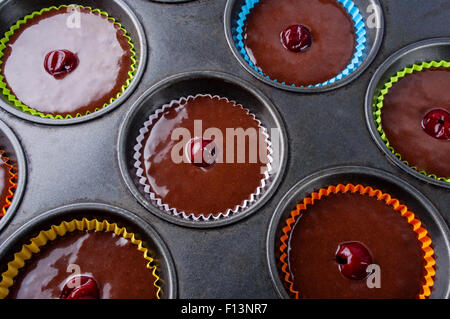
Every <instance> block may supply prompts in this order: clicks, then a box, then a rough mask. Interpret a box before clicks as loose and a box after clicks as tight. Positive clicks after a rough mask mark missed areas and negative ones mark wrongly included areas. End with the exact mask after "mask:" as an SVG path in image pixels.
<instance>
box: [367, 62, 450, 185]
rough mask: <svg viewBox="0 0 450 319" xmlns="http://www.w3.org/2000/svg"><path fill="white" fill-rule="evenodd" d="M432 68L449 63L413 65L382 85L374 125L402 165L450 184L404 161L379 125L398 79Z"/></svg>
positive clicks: (447, 65)
mask: <svg viewBox="0 0 450 319" xmlns="http://www.w3.org/2000/svg"><path fill="white" fill-rule="evenodd" d="M432 68H450V62H449V61H443V60H442V61H430V62H422V63H421V64H413V65H412V66H410V67H406V68H404V69H403V70H401V71H398V72H397V74H396V75H394V76H392V77H391V78H390V79H389V81H388V82H386V84H385V85H384V88H383V89H382V90H381V91H380V93H379V95H378V98H376V100H375V101H374V105H373V114H374V118H375V124H376V126H377V131H378V133H380V137H381V139H382V140H383V142H384V143H385V144H386V146H387V147H388V149H389V150H390V151H391V152H392V153H393V154H394V155H395V156H396V157H397V158H398V159H399V160H400V161H401V162H403V163H404V164H406V165H408V166H409V167H411V168H413V169H415V170H416V171H418V172H419V173H421V174H423V175H425V176H428V177H430V178H433V179H436V180H439V181H444V182H447V183H450V176H449V177H442V176H437V175H435V174H429V173H427V172H426V171H425V170H419V169H418V168H417V167H416V166H412V165H410V164H409V163H408V162H407V161H406V160H404V159H402V156H401V155H400V154H399V153H397V152H396V151H395V150H394V148H393V147H392V146H391V145H390V143H389V140H388V138H387V136H386V133H385V132H384V131H383V128H382V125H381V112H382V109H383V102H384V98H385V97H386V95H387V94H388V93H389V90H390V89H391V88H392V86H393V85H394V84H395V83H397V82H398V81H399V80H400V79H402V78H404V77H405V76H407V75H408V74H412V73H414V72H420V71H422V70H426V69H432Z"/></svg>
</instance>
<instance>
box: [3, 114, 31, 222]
mask: <svg viewBox="0 0 450 319" xmlns="http://www.w3.org/2000/svg"><path fill="white" fill-rule="evenodd" d="M0 149H2V150H3V151H4V152H5V156H6V157H8V158H9V163H10V164H12V165H13V166H14V172H15V175H16V178H15V182H14V184H15V187H14V195H13V197H12V199H11V203H10V204H9V207H8V208H7V209H6V214H5V215H4V216H3V217H0V231H1V230H2V229H3V228H4V227H5V226H6V225H7V224H8V223H9V221H10V220H11V219H12V218H13V216H14V214H15V212H16V211H17V208H18V207H19V205H20V201H21V199H22V196H23V193H24V191H25V182H26V177H27V168H26V161H25V155H24V153H23V150H22V146H21V145H20V142H19V140H18V139H17V137H16V136H15V134H14V133H13V131H11V129H10V128H9V127H8V126H7V125H6V124H5V123H3V122H2V121H0Z"/></svg>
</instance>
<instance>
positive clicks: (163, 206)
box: [133, 94, 273, 221]
mask: <svg viewBox="0 0 450 319" xmlns="http://www.w3.org/2000/svg"><path fill="white" fill-rule="evenodd" d="M197 97H210V98H212V99H213V98H218V99H222V100H226V101H227V102H229V103H233V104H234V105H235V106H238V107H240V108H242V109H243V110H245V111H246V112H247V113H248V114H249V115H251V116H252V117H253V119H254V120H255V121H257V122H258V125H259V128H260V129H262V133H263V135H264V136H265V138H266V141H265V142H266V145H267V152H268V155H267V157H268V160H269V162H268V164H267V170H266V172H265V173H264V178H263V179H262V180H261V183H260V186H259V187H258V188H257V189H256V190H255V192H254V193H252V194H250V196H249V198H248V199H246V200H244V202H243V203H242V204H240V205H236V206H235V207H234V208H229V209H227V210H226V212H220V213H217V212H214V213H210V214H208V215H200V216H195V215H194V213H186V212H184V211H181V212H180V211H178V210H177V209H176V208H175V207H170V206H169V205H167V204H165V203H163V201H162V199H161V198H159V197H158V195H156V194H155V193H153V192H152V189H151V186H150V184H149V183H148V180H147V177H146V176H145V175H146V174H145V171H144V169H143V168H142V162H141V155H142V154H141V150H142V149H143V147H144V146H143V145H142V142H143V141H144V140H145V137H146V135H147V133H148V132H149V127H150V126H151V125H152V124H153V121H155V120H156V119H157V118H158V117H159V114H161V113H163V112H164V111H165V110H166V109H168V108H171V107H173V105H175V104H180V105H181V104H185V103H186V102H187V101H188V100H190V99H195V98H197ZM136 142H137V144H136V145H135V147H134V151H135V153H134V156H133V158H134V159H135V163H134V167H135V168H136V176H137V177H138V179H139V184H140V185H142V186H143V190H144V192H145V193H146V194H147V195H148V196H149V198H150V199H151V201H152V203H153V204H155V205H156V206H157V207H159V208H160V209H161V210H163V211H164V212H166V213H168V214H170V215H173V216H178V217H182V218H184V219H187V220H194V221H210V220H218V219H221V218H226V217H229V216H231V215H234V214H238V213H240V212H242V211H244V210H245V209H246V208H248V207H250V206H251V205H252V204H253V203H255V202H256V200H257V199H258V198H259V197H260V195H261V194H262V193H263V192H264V191H265V188H266V185H268V183H269V178H270V174H271V172H272V163H273V157H272V154H273V150H272V143H271V141H270V138H269V134H268V133H267V129H266V128H265V127H263V126H262V124H261V121H259V120H258V119H257V118H256V117H255V115H254V114H252V113H250V111H249V110H248V109H246V108H244V107H243V106H242V105H241V104H237V103H236V102H235V101H230V100H228V99H227V98H224V97H220V96H218V95H214V96H212V95H210V94H197V95H195V96H193V95H189V96H188V97H182V98H181V99H179V100H172V101H171V102H170V103H168V104H164V105H163V106H162V107H161V108H159V109H158V110H156V112H155V113H153V114H152V115H151V116H150V117H149V119H148V120H147V121H146V122H145V123H144V124H143V127H142V128H141V129H140V130H139V136H138V137H137V138H136ZM214 214H217V215H216V216H215V215H214Z"/></svg>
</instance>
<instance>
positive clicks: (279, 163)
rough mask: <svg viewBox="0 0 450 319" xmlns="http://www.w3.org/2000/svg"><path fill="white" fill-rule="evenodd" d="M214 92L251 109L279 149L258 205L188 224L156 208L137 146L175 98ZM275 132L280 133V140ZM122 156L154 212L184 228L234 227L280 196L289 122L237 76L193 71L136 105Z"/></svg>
mask: <svg viewBox="0 0 450 319" xmlns="http://www.w3.org/2000/svg"><path fill="white" fill-rule="evenodd" d="M197 94H210V95H218V96H221V97H226V98H228V99H230V100H233V101H236V103H238V104H241V105H242V106H243V107H244V108H246V109H248V110H249V111H250V113H251V114H253V115H255V117H256V119H257V120H259V121H260V122H261V126H263V127H265V128H266V129H267V132H268V134H269V137H270V141H271V146H272V149H273V156H272V157H273V162H272V164H273V165H272V169H271V171H270V172H271V173H270V176H269V178H268V180H267V186H266V188H265V190H264V192H262V194H261V195H260V196H258V198H257V199H256V200H255V202H254V203H253V204H252V205H251V206H249V207H248V208H246V209H245V210H243V211H241V212H239V213H237V214H231V215H230V216H229V217H225V218H219V219H208V220H188V219H185V218H183V217H180V216H174V215H173V214H168V213H167V212H166V211H165V210H164V209H160V208H159V207H158V206H157V205H155V204H154V203H153V202H152V200H151V199H150V197H149V196H148V194H146V192H145V191H144V188H143V186H142V185H141V184H140V182H139V178H138V177H137V175H136V168H135V162H136V159H135V158H134V154H135V149H134V147H135V145H136V137H137V136H138V135H139V130H140V129H141V128H142V127H143V126H144V122H145V121H146V120H147V119H149V117H150V116H151V115H152V114H154V113H155V111H156V110H157V109H159V108H161V106H162V105H164V104H167V103H168V102H170V101H172V100H178V99H179V98H180V96H190V95H197ZM273 129H275V134H276V135H277V136H274V132H273ZM117 150H118V158H119V167H120V171H121V173H122V177H123V179H124V181H125V183H126V185H127V187H128V189H129V190H130V191H131V193H132V194H133V195H134V196H135V197H136V199H137V200H138V201H139V202H140V203H141V204H142V205H143V206H144V207H145V208H146V209H147V210H149V211H150V212H151V213H153V214H155V215H157V216H158V217H160V218H162V219H165V220H167V221H170V222H173V223H175V224H178V225H182V226H187V227H194V228H209V227H218V226H224V225H228V224H230V223H233V222H235V221H238V220H240V219H242V218H245V217H247V216H249V215H251V214H253V213H255V212H257V211H258V210H259V209H260V208H261V207H262V206H263V205H264V204H265V203H266V202H267V200H269V198H270V197H271V196H272V195H273V194H274V192H275V190H276V188H277V187H278V185H279V183H280V182H281V179H282V176H283V173H284V170H285V167H286V162H287V136H286V132H285V128H284V124H283V121H282V120H281V118H280V116H279V114H278V111H277V110H276V108H275V107H274V105H273V104H272V103H271V102H270V100H268V99H267V98H266V97H265V96H264V95H262V93H261V92H259V91H258V90H257V89H255V88H254V87H253V86H251V85H250V84H249V83H246V82H244V81H242V80H240V79H238V78H236V77H234V76H231V75H228V74H225V73H218V72H212V71H199V72H188V73H182V74H178V75H174V76H172V77H170V78H168V79H165V80H163V81H161V82H159V83H157V84H156V85H154V86H153V87H151V88H150V89H149V90H148V91H147V92H145V93H144V94H143V95H142V96H141V97H140V98H139V99H138V100H137V101H136V102H135V104H134V105H133V107H132V108H131V109H130V111H129V112H128V113H127V115H126V116H125V119H124V121H123V122H122V124H121V127H120V131H119V137H118V145H117Z"/></svg>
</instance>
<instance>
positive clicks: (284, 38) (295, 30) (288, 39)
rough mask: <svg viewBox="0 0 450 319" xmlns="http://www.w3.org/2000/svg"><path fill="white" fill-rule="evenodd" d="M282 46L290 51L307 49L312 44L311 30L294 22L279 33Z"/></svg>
mask: <svg viewBox="0 0 450 319" xmlns="http://www.w3.org/2000/svg"><path fill="white" fill-rule="evenodd" d="M280 37H281V43H282V44H283V46H284V47H285V48H286V49H288V50H289V51H292V52H301V51H305V50H306V49H308V48H309V47H310V46H311V44H312V35H311V31H310V30H309V29H308V28H307V27H305V26H304V25H301V24H294V25H291V26H289V27H287V28H286V29H284V31H283V32H281V34H280Z"/></svg>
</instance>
